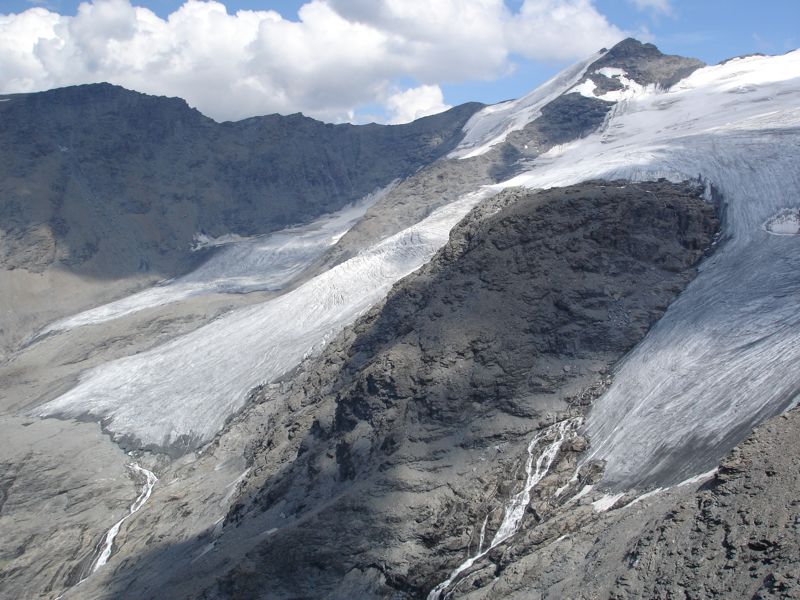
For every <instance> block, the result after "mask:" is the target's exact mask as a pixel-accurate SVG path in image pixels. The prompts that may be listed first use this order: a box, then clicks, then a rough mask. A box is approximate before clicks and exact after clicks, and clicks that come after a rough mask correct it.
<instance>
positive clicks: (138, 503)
mask: <svg viewBox="0 0 800 600" xmlns="http://www.w3.org/2000/svg"><path fill="white" fill-rule="evenodd" d="M128 467H129V468H130V469H131V470H132V471H133V472H134V473H137V474H139V475H143V476H144V478H145V482H144V485H143V486H142V491H141V493H140V494H139V496H138V497H137V498H136V500H134V502H133V504H131V507H130V509H129V512H128V514H127V515H125V516H124V517H122V518H121V519H120V520H119V521H117V522H116V524H115V525H114V526H113V527H112V528H111V529H109V530H108V532H107V533H106V537H105V541H104V542H103V549H102V551H101V552H100V556H98V557H97V560H96V561H95V563H94V565H93V566H92V571H91V573H95V572H96V571H97V570H98V569H99V568H100V567H102V566H103V565H105V564H106V563H107V562H108V559H109V558H111V552H112V550H113V549H114V539H115V538H116V537H117V534H118V533H119V530H120V527H122V524H123V523H124V522H125V521H126V520H128V519H129V518H130V517H132V516H133V515H134V514H136V513H137V512H139V510H141V508H142V507H143V506H144V504H145V502H147V500H148V499H149V498H150V494H152V493H153V487H154V486H155V484H156V482H157V481H158V478H157V477H156V476H155V474H154V473H153V472H152V471H148V470H147V469H145V468H143V467H140V466H139V465H137V464H136V463H131V464H130V465H128ZM91 573H90V574H89V575H91ZM89 575H87V576H86V577H89ZM86 577H84V579H86ZM81 581H83V579H82V580H81Z"/></svg>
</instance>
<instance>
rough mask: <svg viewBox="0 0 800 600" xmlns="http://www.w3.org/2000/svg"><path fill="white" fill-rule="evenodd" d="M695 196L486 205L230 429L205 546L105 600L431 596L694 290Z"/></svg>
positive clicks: (683, 190)
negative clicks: (556, 440)
mask: <svg viewBox="0 0 800 600" xmlns="http://www.w3.org/2000/svg"><path fill="white" fill-rule="evenodd" d="M699 191H700V190H699V189H698V188H695V187H693V186H691V185H685V184H681V185H675V184H670V183H667V182H660V183H651V184H635V185H632V184H626V183H624V182H590V183H586V184H582V185H577V186H572V187H569V188H563V189H553V190H549V191H543V192H527V191H518V190H511V191H509V192H506V193H503V194H501V195H499V196H497V197H495V198H493V199H492V200H490V201H488V202H487V203H484V204H482V205H480V206H479V207H478V208H476V209H475V210H474V211H473V212H472V213H471V214H470V215H469V216H468V217H467V218H466V219H465V220H464V221H463V222H462V223H461V224H460V225H459V226H458V227H457V228H456V229H455V230H454V231H453V233H452V235H451V239H450V242H449V243H448V244H447V246H446V247H445V248H443V249H442V250H441V251H440V252H439V253H438V254H437V256H436V257H435V258H434V260H433V261H431V263H429V264H428V265H427V266H425V267H423V268H422V269H421V270H419V271H418V272H416V273H414V274H412V275H411V276H409V277H407V278H406V279H405V280H403V281H401V282H400V283H398V284H397V285H396V286H395V288H394V289H393V291H392V292H391V293H390V295H389V297H388V298H387V299H386V301H385V302H384V303H383V304H382V305H381V306H379V307H376V308H375V309H373V310H372V311H371V312H370V313H369V314H368V315H366V316H365V317H364V318H363V319H361V320H360V321H359V322H357V323H356V325H355V326H354V327H353V328H351V329H349V330H348V331H347V332H346V333H345V334H343V335H342V336H340V337H339V338H337V339H336V340H335V341H334V342H332V343H331V345H330V346H329V347H328V349H327V350H326V351H325V352H324V353H323V354H322V355H321V356H320V357H319V358H318V359H316V360H314V361H313V362H312V363H310V364H308V365H306V366H305V368H304V369H303V371H302V372H300V373H299V374H298V375H296V376H295V378H294V379H293V380H292V382H291V383H287V384H286V388H285V389H284V390H283V391H280V390H276V389H274V388H269V389H265V390H263V391H262V392H261V395H260V397H259V400H258V401H257V403H256V404H255V405H254V406H253V407H251V409H250V410H249V411H246V413H245V414H244V415H242V416H241V417H240V421H239V423H241V425H237V424H234V425H233V427H232V429H231V432H230V433H229V434H226V435H241V433H236V432H237V428H239V427H242V428H244V429H247V428H248V427H249V428H253V427H255V430H252V429H251V433H250V434H249V439H250V442H249V444H248V446H249V450H248V453H247V455H248V457H249V458H248V464H249V468H250V470H249V471H248V473H249V475H247V476H246V478H245V479H244V480H243V483H242V490H241V492H240V496H239V500H238V501H237V503H236V504H235V505H234V507H233V509H232V510H231V511H230V513H229V514H228V516H227V518H226V521H225V525H224V527H223V530H222V532H221V534H220V535H219V536H218V537H216V538H215V549H214V551H211V552H208V553H206V554H204V555H203V556H202V557H201V558H199V559H197V560H196V561H195V562H189V561H188V557H189V556H191V553H188V552H186V553H184V556H186V557H187V560H186V562H183V561H182V560H181V559H177V564H174V565H173V567H172V568H171V569H170V570H169V573H165V572H164V571H163V570H162V571H161V572H159V573H157V574H154V571H153V570H154V568H155V565H157V564H163V561H164V560H166V557H170V558H174V555H173V554H172V553H171V552H170V550H165V551H163V552H158V551H156V552H154V553H152V554H151V555H145V556H143V557H142V558H141V559H140V560H141V562H140V563H139V564H138V565H137V566H136V567H135V568H133V569H131V571H130V572H127V573H121V574H120V579H119V581H118V585H119V586H120V587H119V588H118V591H117V592H115V593H116V594H118V596H119V597H131V598H133V597H137V598H145V597H156V596H158V594H163V593H165V592H166V593H167V594H168V595H169V594H173V595H181V594H184V595H186V596H188V597H196V596H198V595H201V594H205V597H213V598H237V597H248V598H251V597H253V598H254V597H264V598H293V597H298V596H299V597H317V598H322V597H331V598H344V597H361V598H369V597H376V598H377V597H386V596H387V595H394V596H395V597H401V598H406V597H407V598H417V597H424V596H425V595H426V594H427V592H428V591H430V589H432V588H433V587H434V586H435V585H436V584H437V583H438V582H439V581H441V580H443V579H445V578H446V577H447V573H448V571H449V570H450V569H452V568H453V567H454V566H455V564H457V563H458V562H459V561H460V560H462V559H463V557H464V554H465V552H466V551H467V549H468V547H470V546H472V547H474V545H475V543H476V541H475V540H474V539H472V533H471V532H472V527H473V525H474V524H475V523H476V522H478V521H480V520H481V519H483V517H484V516H486V515H487V514H490V515H491V516H490V518H489V522H488V529H489V531H490V532H493V531H494V529H496V527H497V526H498V519H499V518H500V517H501V516H502V504H503V501H504V500H505V499H507V498H508V496H509V495H510V494H512V493H513V491H514V489H515V487H516V486H515V481H514V478H515V475H514V474H515V473H519V468H520V461H521V460H522V457H523V456H524V454H525V450H524V448H525V447H526V445H527V443H528V442H529V441H530V439H529V438H530V437H531V436H532V432H533V431H535V429H536V427H537V424H538V426H544V425H546V424H548V423H551V422H552V421H553V420H554V419H559V418H563V416H565V415H573V416H574V415H580V414H581V413H582V412H583V410H585V407H586V405H587V404H588V403H589V402H590V401H591V399H592V398H593V397H594V396H596V395H597V394H598V393H600V391H601V390H602V389H603V386H604V385H605V383H606V382H607V378H608V377H609V374H610V367H611V365H613V363H614V362H615V361H616V360H617V359H619V358H620V357H621V356H622V355H623V354H624V353H625V352H626V351H627V350H628V349H630V348H631V347H632V346H633V345H634V344H636V342H637V341H638V340H639V339H640V338H641V337H642V336H643V335H644V334H645V332H646V331H647V329H648V328H649V326H650V325H651V324H652V323H653V322H655V321H656V320H657V319H658V318H659V317H660V315H661V314H662V313H663V311H664V310H665V309H666V307H667V305H668V304H669V303H670V302H671V300H672V299H673V298H674V297H675V295H676V294H677V293H679V292H680V290H681V289H682V288H683V287H684V286H685V285H686V284H687V283H688V281H689V280H690V279H691V278H692V276H693V273H694V270H693V265H694V264H695V263H696V262H697V261H698V260H699V259H700V258H701V257H702V256H703V253H704V251H705V249H706V248H707V247H708V246H709V244H710V242H711V239H712V237H713V235H714V233H715V231H716V229H717V226H718V222H717V219H716V217H715V216H714V209H713V207H711V206H710V205H708V204H706V203H705V202H704V201H703V200H702V198H700V197H699ZM259 421H262V424H261V425H260V426H259V425H258V423H259ZM245 423H247V425H245ZM223 438H224V436H223ZM574 445H575V447H576V448H578V447H579V445H578V443H577V441H576V442H575V443H574ZM264 531H269V532H270V534H269V536H268V537H267V539H264V540H263V541H261V539H260V536H259V535H257V534H256V533H255V532H264ZM234 557H235V558H234ZM231 561H233V562H231ZM142 573H148V575H147V576H146V577H145V576H142ZM127 586H130V587H127ZM122 590H125V592H124V593H123V592H122Z"/></svg>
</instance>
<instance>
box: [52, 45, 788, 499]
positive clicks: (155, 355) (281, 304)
mask: <svg viewBox="0 0 800 600" xmlns="http://www.w3.org/2000/svg"><path fill="white" fill-rule="evenodd" d="M597 58H598V56H592V57H590V58H589V59H587V60H586V61H584V62H582V63H579V64H578V65H576V66H574V67H571V68H569V69H567V70H566V71H564V72H563V73H561V74H560V75H558V76H556V77H555V78H554V79H552V80H551V81H549V82H547V83H546V84H545V85H544V86H542V87H541V88H539V89H538V90H536V91H535V92H533V93H532V94H530V95H528V96H526V97H525V98H523V99H522V100H519V101H515V102H511V103H504V104H501V105H497V106H494V107H488V108H487V109H484V110H482V111H479V112H478V113H476V115H474V116H473V118H471V119H470V120H469V122H468V123H467V125H466V126H465V138H464V140H463V141H462V143H461V144H460V145H459V147H458V148H457V149H456V150H455V151H454V153H453V154H452V156H453V157H458V158H465V157H468V156H474V155H477V154H480V153H482V152H485V151H487V150H488V149H489V148H490V147H492V146H493V145H495V144H497V143H499V142H501V141H503V140H504V139H505V136H506V135H508V133H509V132H511V131H514V130H518V129H521V128H522V127H524V125H525V123H527V122H528V121H530V120H532V119H534V118H536V116H538V114H539V111H540V109H541V107H542V106H544V105H545V104H546V103H547V102H549V101H550V100H552V99H554V98H556V97H557V96H558V95H560V94H561V93H564V92H567V91H569V90H571V89H573V88H574V87H575V86H576V85H577V84H578V82H579V81H581V80H582V78H583V77H584V76H585V75H587V74H586V69H587V67H588V65H590V64H591V63H592V62H594V61H595V60H596V59H597ZM589 75H590V74H589ZM610 75H612V76H618V77H620V78H621V77H624V75H623V74H622V73H616V72H614V73H610ZM633 83H635V82H633ZM633 83H630V84H629V85H628V89H629V91H631V93H628V94H627V95H626V97H625V98H623V99H621V100H620V101H619V102H618V103H617V105H616V106H615V107H614V108H613V109H612V111H611V113H610V114H609V116H608V118H607V120H606V123H605V124H604V126H603V128H602V129H601V130H600V131H598V132H596V133H594V134H592V135H590V136H588V137H586V138H583V139H581V140H578V141H576V142H573V143H571V144H567V145H565V146H562V147H558V148H555V149H553V150H551V151H550V152H548V153H546V154H544V155H542V156H540V157H539V158H538V159H536V160H535V161H534V162H533V164H532V166H531V168H530V170H528V171H526V172H525V173H523V174H521V175H518V176H517V177H514V178H513V179H511V180H509V181H506V182H504V183H502V184H499V185H496V186H491V187H489V188H485V189H482V190H477V191H476V192H474V193H472V194H469V195H467V196H465V197H463V198H462V199H460V200H459V201H457V202H455V203H453V204H450V205H448V206H445V207H443V208H441V209H439V210H437V211H436V212H434V213H433V214H431V215H430V216H429V217H428V218H426V219H425V220H423V221H422V222H420V223H418V224H417V225H414V226H412V227H410V228H408V229H406V230H405V231H402V232H400V233H398V234H396V235H394V236H392V237H390V238H387V239H386V240H383V241H382V242H380V243H379V244H377V245H375V246H374V247H372V248H370V249H368V250H365V251H363V252H362V253H360V254H359V255H358V256H356V257H354V258H353V259H351V260H349V261H347V262H345V263H342V264H341V265H339V266H337V267H335V268H334V269H331V270H330V271H328V272H326V273H323V274H321V275H319V276H317V277H316V278H314V279H312V280H310V281H308V282H307V283H306V284H304V285H303V286H301V287H299V288H297V289H295V290H293V291H291V292H289V293H287V294H285V295H283V296H280V297H278V298H275V299H273V300H270V301H268V302H266V303H264V304H262V305H258V306H253V307H249V308H246V309H241V310H239V311H236V312H234V313H232V314H230V315H228V316H227V317H224V318H222V319H219V320H218V321H215V322H212V323H211V324H209V325H207V326H205V327H203V328H200V329H198V330H195V331H194V332H192V333H190V334H188V335H186V336H183V337H180V338H177V339H175V340H173V341H172V342H169V343H168V344H165V345H163V346H160V347H158V348H155V349H153V350H151V351H149V352H146V353H143V354H140V355H136V356H132V357H128V358H124V359H121V360H117V361H114V362H111V363H109V364H106V365H103V366H100V367H98V368H96V369H94V370H92V371H89V372H87V373H86V374H84V376H82V377H81V381H80V383H79V384H78V386H76V387H75V388H74V389H72V390H71V391H69V392H68V393H66V394H64V395H63V396H61V397H59V398H57V399H55V400H54V401H52V402H50V403H48V404H47V405H45V407H44V408H43V409H42V410H43V412H44V413H45V414H49V415H56V414H59V415H67V416H78V415H84V414H92V415H95V416H97V417H99V418H102V419H103V420H104V423H105V426H106V427H107V428H108V429H109V430H110V431H112V432H114V433H117V434H120V435H129V436H133V437H135V438H138V439H139V440H140V441H142V442H143V443H152V444H159V445H163V444H170V443H175V442H179V441H181V440H183V439H186V438H188V439H192V440H196V441H199V442H202V441H204V440H207V439H209V438H210V437H211V436H213V435H214V433H216V431H217V430H219V429H220V428H221V427H222V426H223V424H224V422H225V419H226V418H227V417H228V416H229V415H230V414H231V413H232V412H234V411H235V410H237V409H238V408H240V407H241V406H242V405H243V404H244V402H245V399H246V396H247V393H248V391H249V390H250V389H251V388H252V387H253V386H255V385H257V384H259V383H261V382H266V381H270V380H274V379H275V378H277V377H279V376H280V375H282V374H284V373H286V372H288V371H289V370H291V369H292V368H294V367H295V366H296V365H297V364H298V363H299V362H300V361H301V360H302V358H303V357H304V356H306V355H308V354H309V353H310V352H313V351H314V350H315V349H317V348H319V347H320V346H321V345H322V344H324V343H325V340H326V339H328V338H329V337H330V336H331V335H334V334H335V333H336V332H338V331H339V330H340V329H341V328H342V327H344V326H345V325H346V324H347V323H349V322H352V321H353V320H354V319H355V318H356V317H357V316H358V315H359V314H361V313H362V312H364V311H365V310H367V309H368V308H369V307H370V306H371V305H373V304H374V303H375V302H377V301H379V300H380V299H381V298H382V297H383V296H384V295H385V294H386V293H387V292H388V290H389V288H390V287H391V285H392V284H393V283H394V282H395V281H396V280H397V279H399V278H400V277H403V276H405V275H406V274H408V273H410V272H411V271H413V270H415V269H416V268H418V267H419V266H420V265H422V264H423V263H425V262H426V261H428V260H429V259H430V257H431V256H432V255H433V253H434V252H435V251H436V250H437V249H438V248H439V247H441V246H442V245H443V244H444V243H445V242H446V240H447V237H448V233H449V231H450V229H451V228H452V227H453V226H454V225H455V224H456V223H457V222H458V221H459V220H460V219H461V218H462V217H463V216H464V214H466V212H467V211H468V210H469V209H471V208H472V207H473V206H474V205H475V204H476V203H477V202H480V201H481V200H482V199H483V198H485V197H487V196H488V195H491V194H493V193H497V192H498V191H500V190H502V189H504V188H507V187H512V186H525V187H530V188H548V187H555V186H563V185H571V184H575V183H579V182H581V181H585V180H588V179H596V178H606V179H628V180H649V179H655V178H659V177H667V178H669V179H671V180H686V179H695V180H697V179H700V180H702V181H703V182H705V183H706V184H707V185H708V189H709V190H711V189H712V186H713V189H714V190H716V191H717V192H719V193H720V195H721V197H722V199H723V203H724V207H723V216H724V222H723V237H722V240H721V241H720V243H719V244H718V248H717V251H716V252H715V254H714V255H713V256H712V257H711V258H709V259H707V260H706V261H705V262H704V263H703V265H702V266H701V269H700V274H699V276H698V277H697V279H695V280H694V281H693V282H692V283H691V284H690V286H689V287H688V288H687V289H686V290H685V291H684V293H683V294H682V295H681V296H680V297H679V298H678V300H677V301H676V302H675V303H674V304H673V305H672V306H671V307H670V308H669V310H668V311H667V313H666V314H665V315H664V317H663V318H662V319H661V321H659V322H658V323H657V324H656V326H654V328H653V329H652V330H651V331H650V332H649V333H648V335H647V336H646V338H645V339H644V340H643V342H642V343H641V344H640V345H639V346H638V347H637V348H636V349H634V350H633V351H632V352H631V353H630V354H629V355H628V356H627V357H626V358H625V359H624V361H623V362H622V364H621V365H620V366H619V367H618V369H617V370H616V373H615V378H614V383H613V385H612V386H611V388H610V389H609V390H608V391H607V393H606V394H605V395H604V396H602V397H601V398H600V399H598V400H597V401H596V404H595V406H594V407H593V409H592V411H591V413H590V415H589V417H588V420H587V424H586V429H587V432H588V434H589V436H590V438H591V441H592V449H591V452H590V456H589V459H603V460H605V461H607V466H606V474H605V479H604V482H603V485H604V486H605V487H607V488H612V490H613V489H627V488H629V487H646V486H648V485H655V486H659V485H660V486H666V485H671V484H674V483H676V482H679V481H682V480H685V479H686V478H687V477H690V476H692V475H694V474H697V473H700V472H703V471H707V470H708V469H709V468H711V467H713V466H714V464H715V462H716V461H717V460H718V458H719V456H720V454H721V453H723V452H725V451H726V450H727V449H728V448H729V447H731V446H732V445H734V444H735V443H736V442H737V441H738V440H739V439H740V438H741V437H742V436H743V435H745V433H746V432H747V431H749V430H750V428H751V427H752V426H753V425H755V424H756V423H758V422H760V421H762V420H763V419H765V418H767V417H769V416H771V415H773V414H776V413H778V412H780V411H782V410H785V409H786V408H787V407H789V406H791V405H792V404H794V403H796V402H797V397H798V390H800V371H798V370H797V369H796V368H795V365H796V364H797V362H798V358H800V313H799V312H798V311H797V310H796V306H798V301H800V236H798V235H793V233H795V232H796V229H797V228H796V227H795V226H794V225H792V223H794V222H795V221H793V219H794V217H792V216H791V215H796V214H798V213H797V210H798V208H799V207H800V164H799V163H798V161H797V152H798V148H800V51H796V52H792V53H789V54H786V55H784V56H777V57H748V58H741V59H734V60H731V61H729V62H727V63H725V64H722V65H717V66H712V67H706V68H703V69H700V70H698V71H696V72H695V73H693V74H692V75H691V76H689V77H687V78H686V79H684V80H682V81H681V82H679V83H678V84H676V85H675V86H673V87H672V88H670V89H669V90H666V91H662V90H658V89H656V88H655V87H647V88H641V87H636V86H635V85H633ZM586 92H587V90H583V89H578V90H576V93H586ZM787 215H788V216H787ZM770 223H773V224H775V226H774V227H772V229H770V228H769V224H770ZM793 227H794V229H793ZM776 233H778V234H781V235H774V234H776Z"/></svg>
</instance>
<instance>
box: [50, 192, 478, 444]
mask: <svg viewBox="0 0 800 600" xmlns="http://www.w3.org/2000/svg"><path fill="white" fill-rule="evenodd" d="M484 197H485V192H482V191H478V192H475V193H472V194H467V195H466V196H464V197H462V198H461V199H460V200H458V201H456V202H453V203H451V204H448V205H446V206H444V207H441V208H440V209H437V210H436V211H434V212H432V213H431V214H430V215H429V216H428V217H427V218H425V219H424V220H422V221H421V222H419V223H417V224H416V225H413V226H412V227H409V228H407V229H405V230H403V231H401V232H399V233H397V234H395V235H393V236H391V237H388V238H386V239H385V240H383V241H381V242H380V243H378V244H376V245H375V246H373V247H371V248H369V249H367V250H364V251H361V252H360V253H359V254H357V255H356V256H354V257H353V258H351V259H350V260H348V261H346V262H343V263H341V264H339V265H337V266H335V267H333V268H332V269H330V270H329V271H326V272H324V273H322V274H320V275H318V276H316V277H314V278H313V279H311V280H309V281H307V282H306V283H304V284H303V285H301V286H299V287H297V288H295V289H293V290H291V291H289V292H287V293H285V294H283V295H281V296H278V297H276V298H273V299H271V300H268V301H267V302H264V303H262V304H258V305H254V306H250V307H247V308H242V309H239V310H236V311H233V312H231V313H229V314H228V315H226V316H224V317H221V318H219V319H217V320H215V321H212V322H211V323H209V324H207V325H205V326H203V327H200V328H198V329H196V330H194V331H192V332H191V333H189V334H186V335H184V336H181V337H178V338H175V339H174V340H171V341H170V342H168V343H166V344H163V345H161V346H157V347H155V348H153V349H152V350H149V351H147V352H142V353H140V354H135V355H132V356H128V357H124V358H121V359H118V360H115V361H112V362H109V363H105V364H103V365H100V366H98V367H96V368H94V369H91V370H89V371H87V372H86V373H84V374H83V375H81V377H80V381H79V383H78V385H77V386H75V387H74V388H72V389H71V390H69V391H68V392H67V393H65V394H63V395H61V396H59V397H58V398H56V399H54V400H52V401H50V402H48V403H46V404H45V405H43V406H42V407H40V408H39V409H38V411H39V414H40V415H41V416H60V417H81V416H85V415H91V416H93V417H95V418H98V419H100V420H102V422H103V426H104V427H105V428H106V429H107V430H108V431H110V432H111V433H112V434H114V435H115V436H117V437H126V438H133V439H135V440H137V441H138V442H139V443H140V444H141V445H144V446H159V447H164V448H166V447H176V448H182V447H186V448H190V447H193V446H194V445H197V444H202V443H203V442H206V441H208V440H210V439H211V438H212V437H213V436H214V435H215V434H216V433H217V432H218V431H219V430H220V429H221V428H222V427H223V425H224V424H225V421H226V419H227V418H228V417H229V416H230V415H231V414H233V413H234V412H236V411H237V410H238V409H239V408H241V407H242V406H243V405H244V403H245V402H246V400H247V397H248V394H249V392H250V390H252V389H253V388H254V387H256V386H258V385H260V384H262V383H267V382H270V381H274V380H275V379H278V378H280V377H281V376H282V375H284V374H286V373H287V372H289V371H290V370H292V369H293V368H295V367H296V366H297V365H298V364H299V363H300V362H301V361H302V360H303V359H304V358H305V357H307V356H309V355H310V354H312V353H313V352H315V351H316V350H318V349H319V348H321V347H322V346H323V345H324V344H325V343H326V341H327V340H328V339H329V338H330V337H331V336H333V335H335V334H336V333H337V332H339V331H340V330H341V329H342V328H343V327H344V326H345V325H347V324H348V323H351V322H352V321H353V320H355V319H356V318H357V317H358V316H359V315H360V314H362V313H363V312H365V311H366V310H368V309H369V308H370V307H372V306H373V305H374V304H375V303H376V302H378V301H379V300H381V298H383V297H384V296H385V295H386V294H387V293H388V291H389V289H390V288H391V286H392V285H393V284H394V283H395V282H396V281H397V280H398V279H400V278H402V277H404V276H405V275H408V274H409V273H411V272H412V271H414V270H416V269H417V268H419V267H420V266H421V265H423V264H424V263H425V262H427V261H428V260H429V259H430V258H431V256H433V254H434V252H436V250H438V249H439V248H440V247H442V246H443V245H444V244H445V242H446V241H447V239H448V236H449V233H450V230H451V229H452V228H453V227H454V226H455V225H456V223H458V222H459V221H460V220H461V219H462V218H463V217H464V215H466V214H467V212H469V211H470V209H472V207H474V206H475V205H476V204H477V203H478V202H480V201H481V200H482V199H483V198H484Z"/></svg>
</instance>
